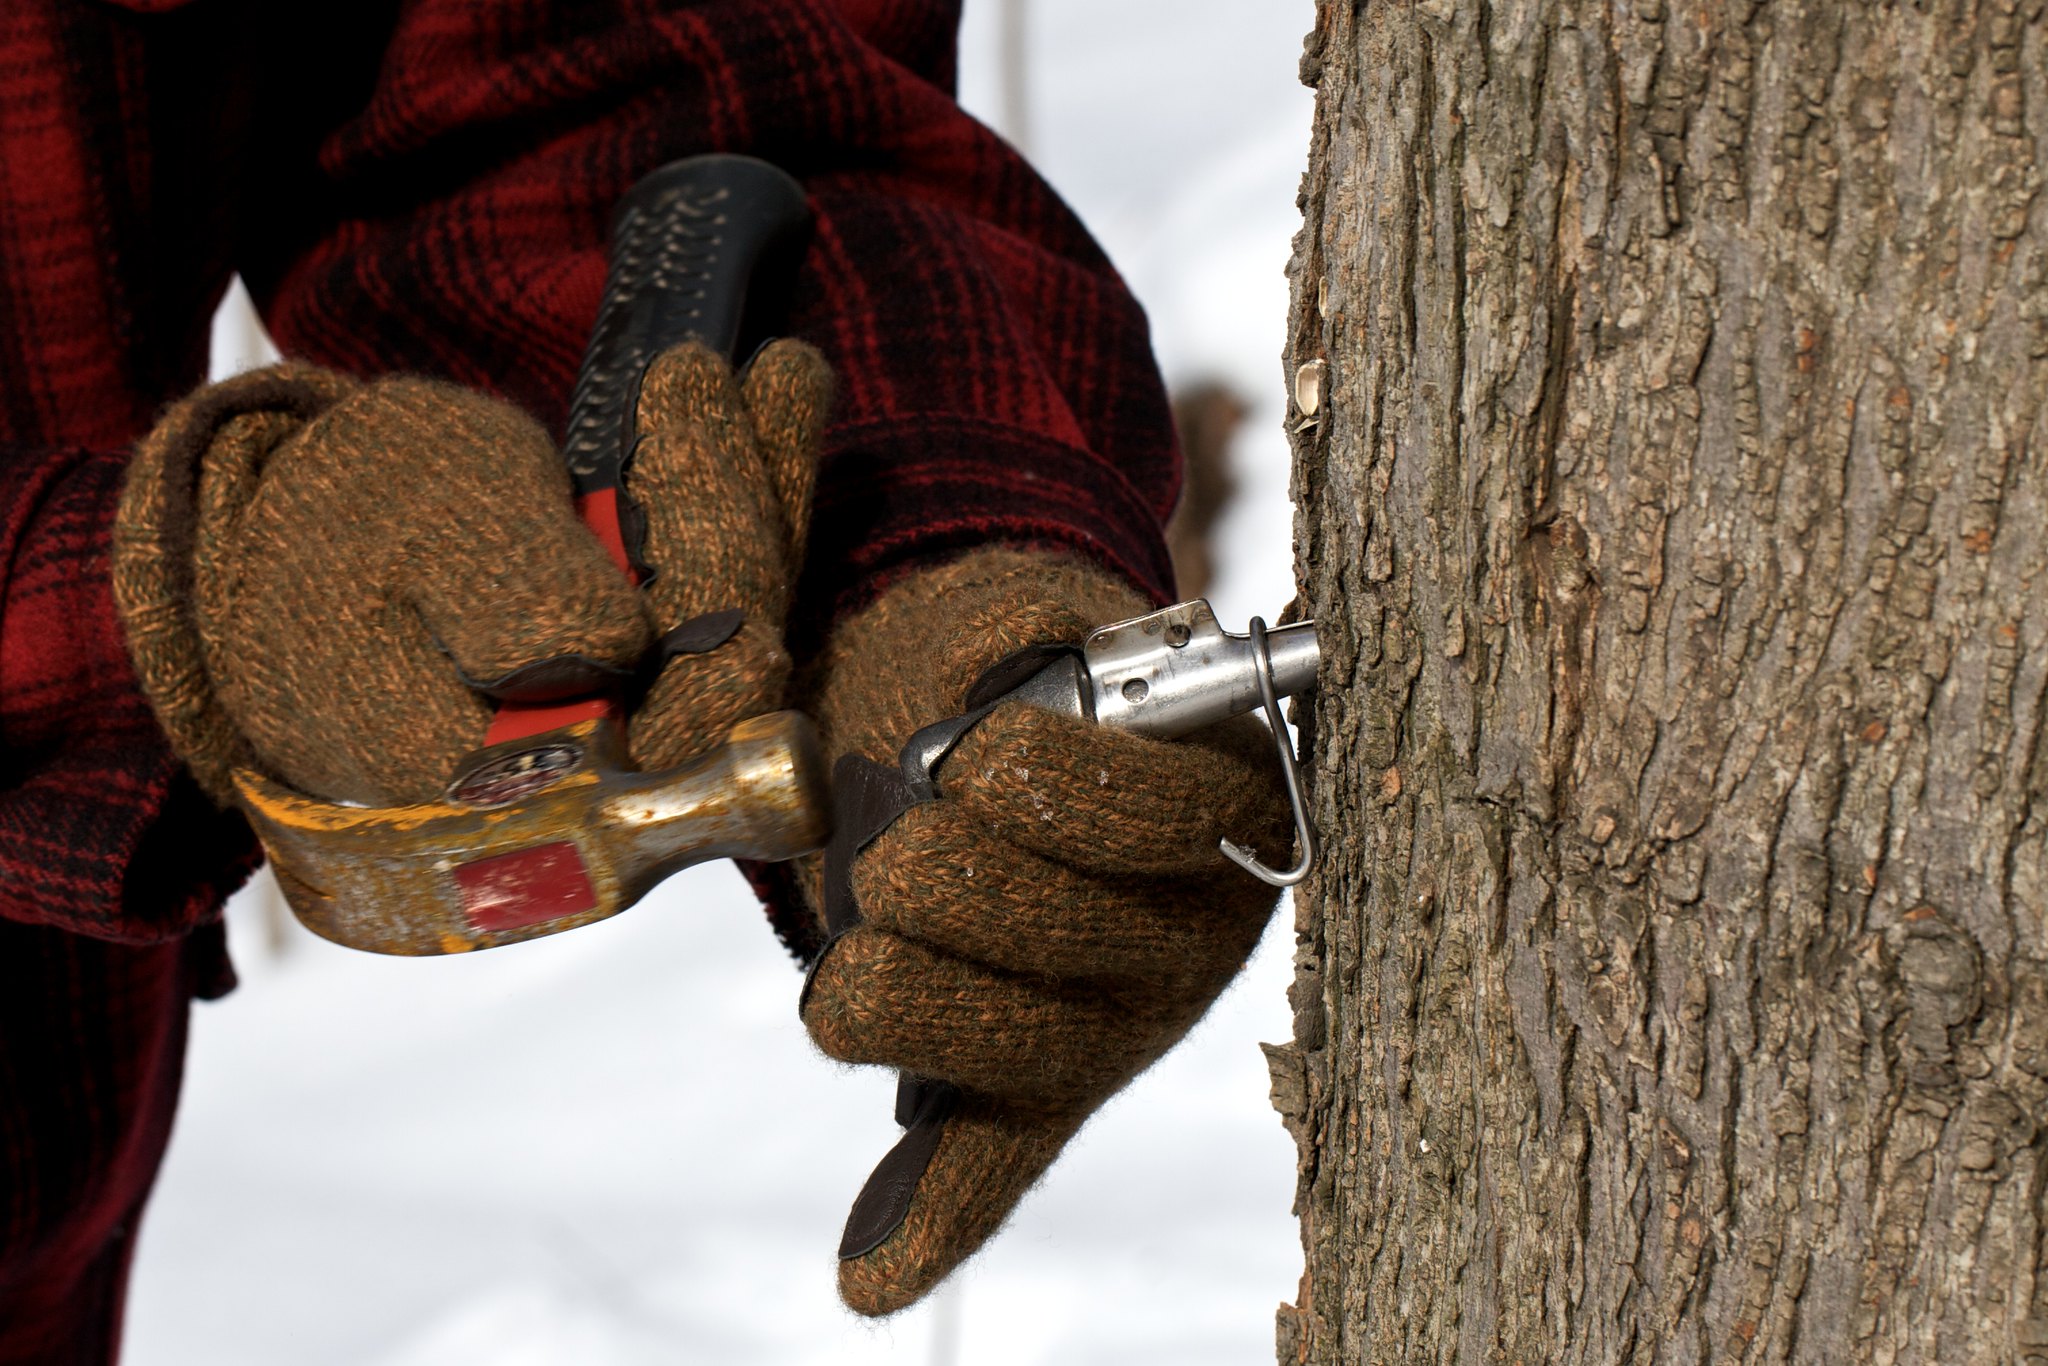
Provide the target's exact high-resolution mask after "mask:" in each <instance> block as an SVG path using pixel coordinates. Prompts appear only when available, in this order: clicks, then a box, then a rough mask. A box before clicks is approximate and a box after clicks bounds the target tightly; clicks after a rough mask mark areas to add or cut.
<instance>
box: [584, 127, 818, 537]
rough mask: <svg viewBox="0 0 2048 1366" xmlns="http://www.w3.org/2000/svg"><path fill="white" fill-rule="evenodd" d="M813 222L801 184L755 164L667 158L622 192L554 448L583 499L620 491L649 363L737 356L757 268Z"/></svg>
mask: <svg viewBox="0 0 2048 1366" xmlns="http://www.w3.org/2000/svg"><path fill="white" fill-rule="evenodd" d="M809 223H810V210H809V206H808V205H807V203H806V202H805V199H804V192H803V187H802V186H800V185H798V184H797V183H796V182H795V181H794V180H792V179H790V178H789V177H788V176H787V175H785V174H784V173H783V172H781V171H779V170H777V169H776V168H775V167H773V166H770V165H769V164H768V163H767V162H765V161H757V160H755V159H754V158H753V157H744V156H733V155H729V154H724V153H718V154H712V155H708V156H697V157H690V158H688V159H687V160H684V161H673V162H670V163H669V164H668V165H666V166H664V167H662V168H661V169H660V170H658V171H654V172H652V173H650V174H649V175H647V176H646V177H645V178H644V179H642V180H641V181H640V182H639V183H638V184H636V185H634V186H633V188H632V189H631V190H628V191H627V192H626V197H625V198H624V199H623V200H621V201H619V207H618V210H617V212H616V214H615V215H614V217H613V219H612V248H611V268H610V271H609V273H608V274H607V276H606V278H605V286H604V302H603V303H602V304H601V305H600V306H599V308H598V312H597V326H596V327H595V328H594V329H593V330H592V332H591V334H590V346H589V349H588V350H586V351H585V352H584V355H583V369H582V370H581V372H580V373H579V374H578V375H577V378H576V391H575V394H574V395H573V397H572V398H571V399H570V402H569V428H568V435H567V436H566V438H565V439H564V440H563V443H562V458H563V459H564V460H566V461H567V462H568V464H569V473H570V476H571V478H573V479H574V481H575V484H576V492H577V494H578V495H579V496H583V497H588V496H589V495H591V494H593V493H598V492H601V491H603V490H606V489H616V488H618V487H619V486H620V481H621V476H622V475H623V473H624V468H625V463H626V460H627V459H628V457H629V456H630V454H631V451H632V447H633V409H634V407H635V406H636V403H637V400H638V398H639V391H640V376H641V375H642V374H643V373H644V372H645V371H646V369H647V366H648V364H649V363H650V362H651V361H653V359H654V358H655V357H656V356H658V355H660V354H661V353H662V352H663V351H666V350H667V349H668V348H669V347H671V346H674V345H676V344H677V343H679V342H683V341H689V340H692V339H694V340H697V341H701V342H703V343H704V344H705V345H707V346H709V347H711V348H712V349H713V350H714V351H717V352H719V353H720V354H721V355H723V356H724V357H725V358H726V359H727V360H728V361H730V360H734V359H736V357H735V355H734V352H735V350H736V348H737V347H738V345H739V340H740V329H741V325H742V323H743V322H744V321H745V319H746V313H747V301H748V298H749V295H750V292H751V291H752V289H753V286H754V283H755V276H756V271H757V268H758V267H759V266H760V264H761V262H762V261H763V260H764V259H765V258H767V257H769V256H772V255H774V254H775V253H776V251H777V250H778V249H787V248H789V247H791V246H793V245H794V244H795V243H796V242H797V241H799V240H800V239H801V237H802V235H803V233H804V230H805V228H806V227H807V226H808V225H809Z"/></svg>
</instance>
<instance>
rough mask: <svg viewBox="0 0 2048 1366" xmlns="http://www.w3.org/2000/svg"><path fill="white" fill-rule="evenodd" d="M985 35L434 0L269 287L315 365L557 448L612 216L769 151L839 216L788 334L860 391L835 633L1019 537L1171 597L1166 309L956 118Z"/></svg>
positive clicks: (817, 591) (389, 57)
mask: <svg viewBox="0 0 2048 1366" xmlns="http://www.w3.org/2000/svg"><path fill="white" fill-rule="evenodd" d="M957 18H958V13H957V5H948V4H944V3H938V2H936V0H932V2H930V3H917V4H908V3H902V0H840V3H838V4H834V3H830V0H704V2H703V3H695V4H691V3H668V4H624V3H618V4H605V3H589V4H579V5H568V4H557V5H522V6H483V5H475V4H472V3H469V2H468V0H414V3H410V4H407V5H405V6H403V7H402V9H401V12H400V16H399V19H398V21H397V24H396V27H395V29H394V31H393V32H392V35H391V38H390V41H389V43H388V45H387V46H386V47H385V48H384V50H383V52H382V54H381V58H380V61H379V64H378V71H377V74H376V77H375V79H374V82H373V83H372V84H371V85H370V87H369V90H368V93H367V96H366V98H365V99H363V100H362V101H361V103H360V104H359V106H358V107H357V108H356V109H355V110H354V111H353V112H352V113H350V114H349V115H348V116H347V117H345V118H343V119H341V120H339V121H338V122H336V123H335V124H334V125H332V126H331V128H330V129H329V130H328V131H326V132H325V133H323V135H322V138H321V141H320V143H319V146H318V148H317V150H316V153H315V154H314V155H313V156H312V157H310V158H307V159H306V164H307V165H308V166H310V167H312V168H313V171H312V174H313V177H314V178H313V180H312V181H311V182H310V183H308V184H306V185H304V186H301V187H299V189H298V190H297V191H295V192H294V193H293V194H292V195H290V196H287V197H288V198H290V199H292V200H293V201H294V202H296V203H299V204H302V205H304V206H307V207H306V209H305V210H304V211H303V212H302V213H301V214H300V215H299V218H298V221H297V224H296V225H295V226H294V225H292V224H289V223H280V222H279V221H277V220H276V218H275V216H274V215H273V216H272V222H271V227H272V229H273V231H272V233H271V242H272V249H271V250H270V251H269V252H268V254H267V255H266V256H265V257H264V258H262V259H259V260H257V261H254V262H253V263H250V264H245V266H244V271H245V274H248V275H250V276H252V277H253V283H254V285H255V289H256V293H257V296H258V298H259V300H261V301H262V303H263V304H264V306H265V311H266V314H267V317H268V320H269V322H270V325H271V328H272V331H273V333H274V334H275V335H276V337H277V338H278V340H279V342H280V344H281V345H282V346H283V348H284V349H285V350H286V351H287V352H288V353H290V354H294V355H299V356H304V357H308V358H311V359H314V360H318V361H322V362H324V363H327V364H330V365H335V366H338V367H340V368H343V369H348V370H353V371H357V372H376V371H383V370H390V369H394V368H396V369H408V370H418V371H426V372H430V373H435V374H440V375H445V376H448V377H450V378H453V379H456V380H458V381H461V382H465V383H469V384H473V385H477V386H480V387H483V388H487V389H490V390H493V391H496V392H499V393H501V394H504V395H506V396H508V397H510V398H512V399H514V400H515V401H517V402H519V403H521V404H522V405H524V406H525V407H527V408H528V409H530V410H532V411H534V412H535V413H537V414H539V415H541V416H542V417H543V418H544V419H545V420H547V421H549V422H550V423H552V424H554V425H555V426H556V427H557V429H559V426H560V423H561V420H562V417H563V413H564V409H565V407H566V400H567V395H568V393H569V391H570V388H571V385H572V382H573V379H574V374H575V368H576V365H577V362H578V360H579V359H580V356H581V351H582V344H583V339H584V336H585V335H586V333H587V331H588V329H589V326H590V323H591V320H592V319H593V317H594V316H595V313H596V309H597V302H598V296H599V292H600V290H601V287H602V284H603V278H604V270H605V261H604V234H605V229H606V223H607V219H608V215H609V213H610V210H611V207H612V205H613V204H614V203H615V202H616V201H617V200H618V198H619V197H620V196H621V195H622V194H623V193H624V192H625V190H626V189H627V188H628V186H630V185H631V184H632V182H633V181H634V180H635V179H636V178H637V177H638V176H640V175H641V174H644V173H645V172H646V171H648V170H651V169H652V168H654V167H655V166H658V165H660V164H662V163H663V162H666V161H668V160H671V159H673V158H676V157H681V156H686V155H689V154H692V153H696V152H703V151H713V150H717V151H737V152H747V153H751V154H754V155H757V156H761V157H764V158H766V159H767V160H769V161H772V162H774V163H776V164H778V165H780V166H781V167H783V168H784V169H785V170H787V171H789V172H791V173H792V174H794V175H795V176H797V177H798V178H799V179H800V180H801V181H803V182H804V184H805V186H806V188H807V189H808V191H809V193H810V195H811V198H812V202H813V205H814V208H815V209H816V214H817V220H816V230H815V236H814V238H813V242H812V246H811V249H810V251H809V253H808V256H807V259H806V264H805V266H804V268H803V271H802V274H801V277H800V279H799V280H798V281H797V283H796V288H795V292H794V301H793V306H792V310H791V317H790V330H791V331H793V332H795V333H797V334H799V335H802V336H804V337H806V338H808V339H810V340H812V341H814V342H816V343H817V344H818V345H820V346H821V347H822V348H823V349H824V350H825V352H826V354H827V355H828V356H829V357H830V358H831V360H832V361H833V363H834V366H835V369H836V370H837V372H838V375H839V379H840V386H841V400H840V406H839V408H838V410H837V413H836V416H835V420H834V423H833V425H832V428H831V430H830V432H829V433H828V437H827V449H826V455H825V463H824V466H823V469H822V470H821V479H820V488H819V494H818V504H817V516H816V530H815V532H814V536H813V544H812V546H811V548H810V557H809V567H808V570H807V574H806V586H805V591H804V592H803V593H801V594H800V598H801V600H802V601H803V602H804V603H805V604H806V605H807V609H808V611H809V612H810V613H811V615H812V617H813V620H812V621H811V623H810V624H811V625H812V626H813V627H816V626H819V625H822V624H823V620H824V619H825V618H827V617H829V616H830V615H831V614H832V613H833V612H834V611H836V610H839V609H843V608H844V607H845V606H847V605H848V604H849V602H851V601H857V600H859V599H861V598H864V597H866V596H867V595H869V594H870V593H871V592H872V591H873V589H874V587H875V586H876V585H877V584H878V583H879V582H880V581H882V580H883V579H885V578H886V577H887V576H888V575H890V574H891V573H893V572H895V571H897V570H900V569H901V568H902V567H904V566H906V565H909V564H913V563H916V562H919V561H921V560H927V559H931V558H934V557H938V556H943V555H945V554H947V553H949V552H951V551H954V550H957V549H959V548H961V547H965V546H969V545H981V544H987V543H989V542H992V541H998V542H1008V543H1015V544H1028V545H1049V546H1057V547H1063V548H1067V549H1071V550H1073V551H1076V552H1078V553H1081V554H1083V555H1086V556H1089V557H1091V558H1093V559H1094V560H1096V561H1097V562H1099V563H1101V564H1103V565H1104V566H1105V567H1107V568H1109V569H1111V570H1113V571H1116V572H1118V573H1120V574H1122V575H1123V576H1124V577H1125V578H1127V579H1129V580H1130V581H1132V582H1133V583H1134V584H1135V585H1137V586H1138V587H1140V588H1141V589H1143V590H1145V591H1147V592H1149V593H1150V594H1152V595H1153V596H1154V597H1157V598H1161V599H1163V598H1164V597H1165V596H1166V595H1167V594H1169V593H1170V591H1171V571H1170V569H1169V567H1168V563H1167V559H1166V556H1165V552H1164V549H1163V544H1162V539H1161V533H1160V524H1161V522H1162V521H1163V520H1164V517H1165V515H1166V513H1167V512H1168V511H1169V510H1170V508H1171V506H1172V502H1173V499H1174V498H1175V496H1176V495H1177V492H1178V482H1177V481H1178V465H1177V457H1176V453H1175V448H1174V443H1173V435H1172V424H1171V420H1170V418H1169V416H1168V410H1167V406H1166V401H1165V397H1164V393H1163V389H1162V386H1161V384H1160V381H1159V377H1158V374H1157V371H1156V368H1155V366H1154V363H1153V360H1152V356H1151V350H1150V342H1149V339H1148V335H1147V331H1146V326H1145V320H1144V317H1143V315H1142V313H1141V311H1140V310H1139V308H1138V306H1137V304H1136V302H1135V301H1134V300H1133V299H1132V297H1131V295H1130V293H1129V292H1128V291H1127V290H1126V289H1125V287H1124V285H1123V284H1122V282H1121V281H1120V280H1119V279H1118V278H1117V276H1116V273H1115V272H1114V270H1113V269H1112V268H1111V267H1110V265H1109V263H1108V261H1107V260H1106V259H1105V258H1104V256H1103V255H1102V253H1101V252H1100V250H1099V249H1098V248H1097V247H1096V246H1095V244H1094V243H1093V242H1092V241H1091V240H1090V239H1089V237H1088V236H1087V234H1086V232H1085V231H1084V230H1083V229H1082V228H1081V226H1080V225H1079V223H1078V222H1077V221H1076V220H1075V219H1074V217H1073V215H1072V214H1071V212H1070V211H1069V210H1068V209H1067V208H1066V207H1065V205H1063V204H1062V203H1061V202H1060V201H1059V199H1058V198H1057V196H1055V195H1054V193H1053V192H1052V190H1051V189H1050V188H1049V187H1048V186H1047V185H1046V184H1045V183H1044V182H1043V181H1042V180H1041V179H1039V178H1038V176H1036V175H1035V174H1034V173H1033V172H1032V171H1031V170H1030V168H1029V167H1027V166H1026V165H1025V164H1024V163H1023V161H1022V160H1021V159H1020V158H1019V157H1018V156H1017V155H1016V154H1015V153H1014V152H1013V151H1011V150H1010V149H1009V148H1008V147H1007V146H1006V145H1005V144H1003V143H1002V141H1001V140H1000V139H998V138H997V137H996V136H995V135H994V134H992V133H991V132H989V131H988V130H987V129H986V128H983V127H982V126H981V125H979V124H978V123H976V122H975V121H974V120H973V119H971V118H970V117H969V116H968V115H966V114H965V113H964V112H962V110H961V109H960V107H959V106H958V104H957V103H956V102H955V101H954V99H953V95H952V90H951V87H952V79H953V63H954V27H955V23H956V21H957ZM253 238H254V234H253V233H252V239H253Z"/></svg>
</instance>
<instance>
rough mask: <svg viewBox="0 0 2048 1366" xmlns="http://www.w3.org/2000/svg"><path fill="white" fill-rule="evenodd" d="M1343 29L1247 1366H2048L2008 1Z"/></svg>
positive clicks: (1325, 52)
mask: <svg viewBox="0 0 2048 1366" xmlns="http://www.w3.org/2000/svg"><path fill="white" fill-rule="evenodd" d="M1321 11H1322V12H1321V15H1320V17H1319V25H1318V29H1317V32H1316V33H1315V34H1313V35H1312V36H1311V38H1310V40H1309V48H1308V52H1307V54H1306V56H1305V58H1304V77H1305V78H1306V79H1308V80H1310V82H1311V83H1312V84H1316V85H1317V86H1318V88H1319V91H1320V97H1319V101H1318V111H1317V117H1316V127H1315V134H1314V141H1313V145H1312V149H1311V160H1310V170H1309V176H1308V181H1307V185H1306V192H1305V201H1304V202H1305V207H1306V210H1307V225H1306V227H1305V229H1304V231H1303V233H1302V236H1301V238H1300V241H1299V245H1298V249H1297V252H1296V259H1295V262H1294V266H1293V277H1294V308H1293V325H1292V334H1291V335H1292V341H1291V350H1292V354H1291V355H1290V357H1289V361H1288V364H1289V373H1290V375H1291V376H1292V377H1294V379H1295V381H1296V393H1297V408H1296V411H1295V412H1294V414H1293V415H1292V421H1293V422H1294V424H1295V427H1296V460H1297V463H1296V471H1295V477H1296V484H1297V494H1298V496H1299V499H1300V507H1301V514H1300V517H1301V520H1300V532H1299V537H1298V540H1299V546H1300V554H1301V569H1302V574H1303V580H1304V582H1305V583H1306V584H1307V586H1308V592H1307V595H1306V596H1307V600H1308V602H1309V604H1310V606H1311V607H1312V609H1313V611H1314V614H1315V616H1316V618H1317V619H1318V621H1319V622H1320V623H1321V626H1322V629H1323V639H1324V642H1325V645H1324V654H1325V660H1326V664H1325V677H1324V680H1323V689H1322V694H1321V700H1320V703H1319V710H1318V716H1317V746H1316V784H1317V786H1316V793H1315V805H1316V810H1317V815H1318V818H1319V820H1320V822H1321V825H1322V828H1323V830H1324V831H1325V832H1326V834H1327V836H1328V842H1329V846H1330V847H1329V852H1328V854H1327V856H1326V859H1325V861H1324V864H1323V866H1322V869H1321V871H1320V872H1319V873H1318V874H1317V876H1316V878H1315V879H1314V881H1313V883H1312V884H1311V885H1310V886H1309V887H1308V888H1307V889H1306V891H1305V894H1304V895H1303V896H1302V897H1301V898H1300V900H1299V912H1298V914H1299V931H1300V945H1301V948H1300V957H1299V973H1298V978H1297V982H1296V985H1295V988H1294V1002H1295V1032H1296V1038H1295V1041H1294V1043H1293V1044H1292V1045H1291V1046H1289V1047H1286V1048H1280V1049H1276V1050H1274V1081H1275V1099H1276V1104H1277V1105H1278V1106H1279V1108H1280V1109H1281V1111H1282V1113H1283V1115H1284V1116H1285V1117H1286V1119H1287V1121H1288V1123H1289V1126H1290V1127H1291V1128H1292V1129H1293V1130H1294V1132H1295V1134H1296V1137H1297V1140H1298V1142H1299V1144H1300V1149H1301V1177H1300V1187H1299V1194H1298V1201H1299V1204H1298V1211H1299V1213H1300V1215H1301V1220H1302V1235H1303V1242H1304V1244H1305V1247H1306V1251H1307V1272H1306V1275H1305V1277H1304V1279H1303V1283H1302V1289H1301V1293H1300V1303H1299V1304H1298V1305H1297V1306H1288V1307H1284V1308H1283V1309H1282V1311H1281V1314H1280V1325H1279V1328H1280V1332H1279V1338H1280V1358H1281V1360H1282V1361H1283V1362H1288V1363H1293V1362H1317V1363H1324V1362H1365V1361H1372V1362H1414V1361H1474V1362H1477V1361H1502V1362H1525V1363H1529V1364H1530V1366H1535V1364H1536V1363H1546V1362H1587V1363H1602V1364H1603V1366H1604V1364H1605V1363H1613V1362H1622V1361H1645V1362H1648V1361H1657V1362H1662V1361H1673V1362H1695V1361H1751V1360H1755V1361H1779V1360H1796V1361H1827V1362H1830V1363H1839V1362H1842V1361H1863V1360H1873V1361H1911V1362H1942V1363H1957V1362H1978V1361H1986V1362H1989V1361H1999V1362H2013V1361H2025V1362H2035V1363H2044V1362H2048V1247H2044V1229H2048V1132H2044V1131H2043V1127H2042V1126H2043V1122H2044V1119H2048V923H2044V912H2043V904H2044V898H2048V746H2044V745H2043V744H2042V731H2043V722H2044V706H2048V611H2044V610H2041V604H2042V602H2043V594H2044V592H2048V429H2044V415H2043V398H2044V395H2048V225H2044V223H2043V210H2042V206H2041V204H2040V202H2039V201H2038V200H2037V197H2036V192H2037V190H2038V188H2039V185H2040V181H2041V176H2040V169H2039V168H2040V163H2041V149H2040V145H2039V141H2038V139H2039V138H2040V136H2041V133H2042V129H2043V127H2044V126H2048V115H2044V112H2043V111H2044V110H2048V52H2044V46H2048V35H2044V25H2043V22H2042V0H2023V3H2020V4H2017V5H2015V4H2014V3H2011V2H2010V0H1983V2H1982V3H1979V2H1978V0H1925V3H1921V4H1917V5H1902V4H1868V5H1851V4H1848V3H1847V2H1846V0H1787V2H1786V3H1777V2H1776V0H1693V3H1690V4H1683V5H1668V6H1667V4H1666V3H1665V0H1607V2H1606V3H1594V2H1593V0H1515V2H1514V3H1509V4H1506V5H1493V6H1489V5H1487V4H1485V3H1475V4H1470V5H1461V4H1456V3H1453V2H1452V0H1421V2H1420V3H1416V2H1415V0H1372V3H1370V4H1362V3H1360V4H1354V3H1352V2H1351V0H1322V4H1321ZM1318 367H1320V368H1318Z"/></svg>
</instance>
